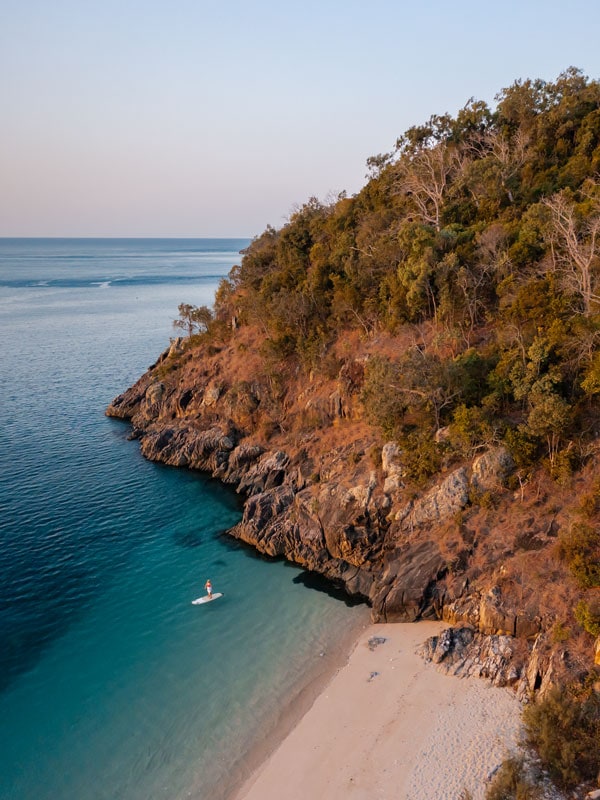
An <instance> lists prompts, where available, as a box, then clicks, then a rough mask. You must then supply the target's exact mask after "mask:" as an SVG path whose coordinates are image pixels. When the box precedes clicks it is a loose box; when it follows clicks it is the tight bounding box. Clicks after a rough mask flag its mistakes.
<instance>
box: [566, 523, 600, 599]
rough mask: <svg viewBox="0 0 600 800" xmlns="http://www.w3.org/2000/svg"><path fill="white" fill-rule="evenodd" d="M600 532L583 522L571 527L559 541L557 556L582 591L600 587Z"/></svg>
mask: <svg viewBox="0 0 600 800" xmlns="http://www.w3.org/2000/svg"><path fill="white" fill-rule="evenodd" d="M599 553H600V532H598V531H597V530H596V529H595V528H592V527H591V526H590V525H587V524H585V523H583V522H576V523H573V525H571V528H570V530H569V532H568V533H562V534H561V536H560V539H559V554H560V556H561V558H562V559H564V560H565V561H566V562H567V564H568V565H569V569H570V571H571V574H572V575H573V577H574V578H575V580H576V581H577V582H578V583H579V585H580V586H581V587H582V588H583V589H591V588H593V587H594V586H600V560H599V558H598V556H599Z"/></svg>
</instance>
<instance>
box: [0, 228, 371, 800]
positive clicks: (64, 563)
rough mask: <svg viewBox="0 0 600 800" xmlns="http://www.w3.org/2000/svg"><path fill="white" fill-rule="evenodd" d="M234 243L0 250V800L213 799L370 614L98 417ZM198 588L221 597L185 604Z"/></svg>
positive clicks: (40, 245) (227, 497)
mask: <svg viewBox="0 0 600 800" xmlns="http://www.w3.org/2000/svg"><path fill="white" fill-rule="evenodd" d="M246 244H247V240H243V239H228V240H223V239H181V240H180V239H112V240H110V239H79V240H76V239H71V240H69V239H62V240H61V239H31V240H26V239H0V329H1V332H2V348H1V355H0V374H1V376H2V378H1V379H2V388H1V395H0V397H1V408H2V421H1V424H0V743H1V745H0V797H2V798H3V800H9V799H12V798H14V800H92V798H93V799H94V800H117V799H118V800H154V798H170V799H171V800H179V798H190V797H191V798H200V799H202V798H209V797H211V798H216V797H220V796H224V795H226V794H227V789H228V787H229V785H230V781H231V778H232V775H235V774H236V770H237V768H238V766H239V765H240V763H243V760H244V757H245V755H246V753H247V752H248V749H249V747H250V745H251V743H252V742H254V741H255V740H256V738H257V737H260V736H262V735H263V734H264V733H265V731H266V730H268V729H269V727H270V726H271V725H272V724H273V720H274V719H275V717H276V715H277V712H278V710H280V709H281V707H282V705H283V704H284V703H285V701H286V699H287V698H289V697H290V695H291V694H293V691H294V689H295V687H297V686H298V685H299V684H300V683H302V681H303V680H305V677H306V675H307V674H308V672H309V671H311V670H314V669H317V668H318V665H319V659H321V654H322V653H324V652H326V651H329V650H331V649H332V648H334V647H335V645H336V643H337V641H338V640H339V636H340V632H341V631H344V630H346V629H347V628H348V627H350V626H352V625H354V624H356V621H357V619H358V618H359V615H360V618H361V619H362V618H363V614H364V610H363V609H361V608H351V607H348V606H346V605H345V604H344V603H343V602H341V601H340V600H339V599H335V598H334V597H332V596H330V595H329V594H327V593H326V592H323V591H317V590H315V589H314V588H312V589H311V588H307V587H306V585H305V583H306V576H305V575H304V574H303V573H302V572H301V570H299V569H297V568H295V567H291V566H289V565H286V564H283V563H281V562H267V561H264V560H261V559H259V558H257V557H255V556H254V555H253V554H252V553H251V552H250V551H248V550H246V549H241V548H240V547H239V546H236V544H235V543H234V542H233V540H231V539H230V538H229V537H227V536H225V535H223V531H224V530H225V529H227V528H228V527H230V526H232V525H233V524H234V523H235V522H236V521H237V520H238V519H239V517H240V500H239V498H238V497H237V496H236V495H235V494H233V493H232V492H231V491H229V490H227V489H225V488H224V487H222V486H220V485H219V484H217V483H215V482H214V481H210V480H208V479H207V478H205V477H203V476H202V475H199V474H195V473H191V472H188V471H183V470H174V469H169V468H166V467H162V466H160V465H156V464H151V463H149V462H147V461H144V459H142V457H141V456H140V454H139V450H138V445H137V444H136V443H135V442H129V441H127V435H128V433H129V428H128V426H127V425H126V424H124V423H122V422H119V421H117V420H110V419H107V418H106V417H105V416H104V409H105V407H106V405H107V404H108V402H109V401H110V400H111V399H112V398H113V397H114V396H115V395H116V394H118V393H119V392H120V391H122V390H123V389H125V388H126V387H127V386H129V385H130V384H131V383H132V382H133V381H134V380H135V379H136V378H137V377H138V376H139V375H140V374H141V373H142V372H143V371H144V370H145V369H146V367H147V366H148V365H149V364H151V363H152V362H153V361H154V360H155V358H156V356H157V355H158V354H159V353H160V352H161V351H162V350H163V349H164V348H165V346H167V345H168V342H169V337H170V336H172V335H174V332H173V328H172V321H173V318H174V317H175V316H176V315H177V306H178V304H179V303H180V302H189V303H193V304H195V305H200V304H211V302H212V298H213V296H214V291H215V289H216V286H217V284H218V281H219V279H220V277H221V276H223V275H225V274H227V272H228V271H229V269H230V267H231V266H232V265H233V264H234V263H237V262H238V261H239V255H238V253H239V250H240V249H241V248H242V247H244V246H245V245H246ZM208 577H210V578H211V579H212V582H213V586H214V588H215V590H216V591H222V592H224V593H225V596H224V597H223V598H222V599H221V600H219V601H217V602H215V603H212V604H210V605H208V606H193V605H191V600H193V599H194V598H195V597H198V596H199V595H200V594H203V586H204V582H205V580H206V579H207V578H208Z"/></svg>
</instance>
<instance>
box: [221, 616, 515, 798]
mask: <svg viewBox="0 0 600 800" xmlns="http://www.w3.org/2000/svg"><path fill="white" fill-rule="evenodd" d="M443 627H444V626H443V625H442V624H440V623H436V622H431V623H429V622H426V623H418V624H413V625H401V624H394V625H371V626H369V627H368V628H367V629H366V630H365V631H364V632H363V633H361V635H360V638H359V640H358V643H357V645H356V648H355V650H354V651H353V653H352V655H351V656H350V659H349V661H348V663H347V664H346V665H345V666H344V667H342V668H341V669H339V670H338V672H337V673H336V675H335V676H334V677H333V678H332V680H331V681H330V682H329V683H328V684H327V686H326V687H325V689H324V690H323V691H322V693H321V694H320V695H319V696H318V697H317V699H316V700H315V702H314V704H313V705H312V707H311V708H310V710H309V711H308V712H307V713H306V715H305V716H304V717H302V719H301V720H300V722H299V723H298V725H297V726H296V727H295V728H294V729H293V730H292V731H291V733H290V734H289V735H288V736H287V738H285V739H284V741H283V742H282V743H281V744H280V745H279V747H278V748H277V750H275V752H274V753H273V754H272V755H271V756H270V758H268V759H267V761H266V762H265V763H264V764H263V765H262V766H261V767H259V768H258V769H257V770H256V772H255V773H254V774H253V775H252V777H251V778H250V779H249V780H248V781H247V782H246V783H245V785H244V786H243V787H242V789H241V791H239V792H238V793H237V794H236V795H235V799H236V800H282V798H285V800H306V798H315V799H316V800H321V799H323V800H342V799H343V800H346V798H351V800H384V798H389V800H459V797H460V795H461V792H462V791H463V790H464V789H468V790H469V791H470V792H471V793H472V795H473V798H474V800H482V798H483V796H484V792H485V781H486V778H487V777H488V776H489V775H490V773H491V772H492V771H493V770H494V769H495V768H496V767H497V766H498V764H500V762H501V761H502V760H503V759H504V758H505V757H506V755H507V753H508V751H509V750H510V749H513V748H514V747H515V745H516V739H517V736H518V732H519V716H520V715H519V710H520V707H519V703H518V702H517V700H516V699H515V697H514V696H513V695H511V694H510V693H509V692H508V691H507V690H504V689H494V688H492V687H490V686H489V685H488V684H486V683H485V682H484V681H482V680H478V679H459V678H454V677H449V676H447V675H443V674H441V673H439V672H437V671H436V669H435V667H434V666H433V665H432V664H425V663H424V662H423V660H422V659H421V658H420V657H419V656H417V655H416V654H415V649H416V648H417V647H418V645H419V644H421V643H422V642H423V641H425V639H427V638H428V637H429V636H432V635H434V634H436V633H438V632H439V631H440V630H441V629H442V628H443ZM375 636H377V637H383V638H385V639H386V641H385V642H384V643H382V644H379V645H378V646H376V647H375V648H374V649H373V650H371V649H370V648H369V646H368V642H369V640H370V639H371V638H372V637H375ZM375 673H376V674H375Z"/></svg>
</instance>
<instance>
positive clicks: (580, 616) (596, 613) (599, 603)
mask: <svg viewBox="0 0 600 800" xmlns="http://www.w3.org/2000/svg"><path fill="white" fill-rule="evenodd" d="M575 619H576V620H577V622H578V623H579V624H580V625H581V627H582V628H583V629H584V631H587V632H588V633H591V635H592V636H600V598H597V597H596V598H593V599H592V600H590V602H589V603H588V602H586V601H585V600H580V601H579V603H577V606H576V607H575Z"/></svg>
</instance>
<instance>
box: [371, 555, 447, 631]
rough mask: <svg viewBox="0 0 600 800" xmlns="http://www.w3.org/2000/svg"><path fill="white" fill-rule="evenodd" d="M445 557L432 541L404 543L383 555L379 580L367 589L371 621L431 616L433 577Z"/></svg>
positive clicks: (437, 576) (437, 577)
mask: <svg viewBox="0 0 600 800" xmlns="http://www.w3.org/2000/svg"><path fill="white" fill-rule="evenodd" d="M444 571H445V561H444V559H443V557H442V555H441V553H440V550H439V547H438V545H437V544H436V543H435V542H433V541H428V540H425V541H419V542H415V543H407V544H405V545H401V546H400V547H398V548H396V549H395V550H393V551H392V552H391V553H390V554H388V555H386V557H385V559H384V569H383V574H382V575H381V578H380V580H379V581H378V583H377V584H375V585H374V587H373V591H372V593H371V602H372V604H373V612H372V616H373V621H374V622H414V621H415V620H416V619H420V618H424V619H427V618H435V616H436V613H435V608H434V601H435V592H434V587H435V584H436V581H437V580H438V579H439V578H440V577H441V575H442V574H443V573H444Z"/></svg>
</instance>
